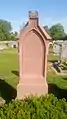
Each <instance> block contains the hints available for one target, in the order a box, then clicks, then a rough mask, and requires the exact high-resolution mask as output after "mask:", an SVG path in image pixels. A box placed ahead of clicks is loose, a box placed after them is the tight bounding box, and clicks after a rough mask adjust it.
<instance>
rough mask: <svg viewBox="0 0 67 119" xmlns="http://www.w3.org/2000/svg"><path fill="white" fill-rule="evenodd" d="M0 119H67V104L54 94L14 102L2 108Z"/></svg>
mask: <svg viewBox="0 0 67 119" xmlns="http://www.w3.org/2000/svg"><path fill="white" fill-rule="evenodd" d="M0 119H67V102H66V100H65V99H59V100H58V99H57V98H56V97H54V95H52V94H50V95H46V96H43V95H42V96H41V97H33V96H30V97H28V98H25V99H24V100H12V101H11V102H10V103H9V104H4V105H2V106H0Z"/></svg>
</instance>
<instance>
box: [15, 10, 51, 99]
mask: <svg viewBox="0 0 67 119" xmlns="http://www.w3.org/2000/svg"><path fill="white" fill-rule="evenodd" d="M50 39H51V37H50V36H49V35H48V34H47V32H46V31H45V30H44V29H43V28H42V27H41V26H40V25H39V19H38V13H37V12H34V13H33V12H29V22H28V23H27V25H25V27H24V29H23V30H21V32H20V36H19V70H20V71H19V73H20V80H19V84H18V86H17V98H20V99H21V98H22V97H24V96H28V95H30V94H33V95H35V94H37V95H41V94H46V93H48V85H47V82H46V71H47V54H48V46H49V40H50Z"/></svg>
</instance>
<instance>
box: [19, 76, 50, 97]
mask: <svg viewBox="0 0 67 119" xmlns="http://www.w3.org/2000/svg"><path fill="white" fill-rule="evenodd" d="M47 93H48V85H47V82H45V79H44V78H43V77H36V78H34V77H33V78H32V77H28V76H27V78H26V77H24V78H22V80H20V82H19V84H18V86H17V99H22V98H24V97H27V96H29V95H34V96H35V95H37V96H40V95H42V94H43V95H45V94H47Z"/></svg>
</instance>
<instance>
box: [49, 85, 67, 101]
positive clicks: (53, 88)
mask: <svg viewBox="0 0 67 119" xmlns="http://www.w3.org/2000/svg"><path fill="white" fill-rule="evenodd" d="M48 92H49V94H50V93H53V94H54V95H55V96H56V97H57V98H58V99H61V98H65V99H66V100H67V89H61V88H59V87H58V86H57V85H56V84H52V83H50V84H48Z"/></svg>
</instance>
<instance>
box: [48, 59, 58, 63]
mask: <svg viewBox="0 0 67 119" xmlns="http://www.w3.org/2000/svg"><path fill="white" fill-rule="evenodd" d="M48 62H51V63H55V62H58V60H48Z"/></svg>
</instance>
